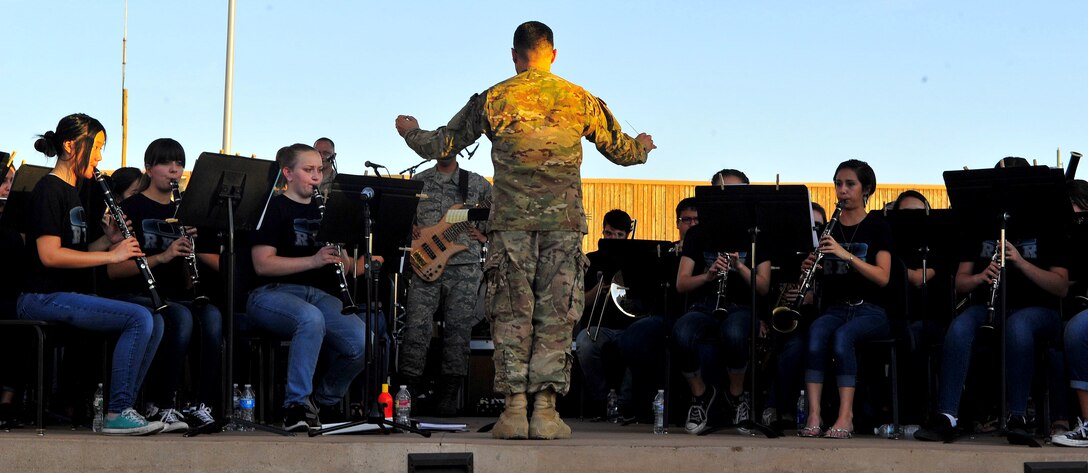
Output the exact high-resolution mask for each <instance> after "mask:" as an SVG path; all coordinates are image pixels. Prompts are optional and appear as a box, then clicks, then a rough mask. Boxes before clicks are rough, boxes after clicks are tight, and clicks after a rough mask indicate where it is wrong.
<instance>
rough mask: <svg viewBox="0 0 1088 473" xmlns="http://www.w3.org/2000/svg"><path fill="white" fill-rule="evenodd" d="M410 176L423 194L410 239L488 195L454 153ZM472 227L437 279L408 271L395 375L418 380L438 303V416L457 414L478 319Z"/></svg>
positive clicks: (476, 238) (478, 242)
mask: <svg viewBox="0 0 1088 473" xmlns="http://www.w3.org/2000/svg"><path fill="white" fill-rule="evenodd" d="M412 180H414V181H421V182H423V191H422V192H423V194H425V195H426V196H427V198H425V199H420V201H419V205H418V206H417V207H416V224H415V226H414V227H413V228H412V237H413V239H417V238H419V236H420V228H421V227H424V228H425V227H430V226H432V225H435V224H438V223H439V221H440V220H441V219H442V218H443V217H444V216H445V215H446V211H447V210H449V209H450V208H451V207H453V206H455V205H458V204H461V205H464V206H465V207H472V206H474V205H476V204H485V203H486V201H488V200H490V199H491V184H490V183H489V182H487V179H484V177H483V176H481V175H479V174H476V173H474V172H469V171H467V170H465V169H463V168H461V166H460V165H459V164H458V163H457V155H456V154H454V155H451V156H450V157H448V158H445V159H439V160H438V164H437V165H435V167H433V168H430V169H427V170H426V171H423V172H421V173H419V174H416V175H415V176H413V177H412ZM474 225H475V224H473V223H469V224H468V231H467V232H466V233H461V235H460V236H458V238H457V239H456V240H455V242H456V243H458V244H461V245H464V246H465V247H466V249H465V250H463V251H460V252H457V253H454V254H452V255H450V256H449V260H448V261H446V264H445V269H444V270H443V271H442V274H441V275H440V276H439V277H438V279H437V280H435V281H433V282H427V281H425V280H423V279H422V278H420V277H419V276H418V275H415V274H413V275H412V284H411V286H409V288H408V307H407V310H406V319H407V322H406V323H405V327H404V342H403V344H402V345H401V352H400V355H401V356H400V373H401V375H403V376H404V379H405V383H406V384H408V385H409V386H411V387H416V386H418V385H419V384H420V383H419V381H420V379H419V378H420V376H422V375H423V368H424V366H425V365H426V362H427V348H428V347H429V346H430V341H431V333H432V327H433V324H432V321H433V316H434V313H435V312H436V311H437V310H438V309H439V307H442V309H443V314H444V324H443V330H442V335H443V336H442V342H443V343H442V378H441V383H440V384H439V388H438V391H439V396H438V403H437V404H436V405H435V412H434V414H435V415H438V416H441V417H452V416H454V415H456V414H457V391H458V388H459V387H460V386H461V382H462V380H463V379H464V377H465V375H466V374H468V352H469V347H468V342H469V338H470V337H471V335H472V326H473V325H475V324H476V322H478V320H477V319H476V302H477V299H478V298H477V294H478V290H479V287H480V279H481V277H482V276H483V270H482V269H481V268H480V253H481V248H482V246H483V243H484V242H486V241H487V238H486V237H485V236H484V235H483V233H481V232H480V230H478V229H477V228H476V227H475V226H474ZM410 392H412V393H416V391H410Z"/></svg>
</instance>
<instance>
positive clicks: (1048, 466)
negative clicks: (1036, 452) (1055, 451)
mask: <svg viewBox="0 0 1088 473" xmlns="http://www.w3.org/2000/svg"><path fill="white" fill-rule="evenodd" d="M1024 473H1088V462H1024Z"/></svg>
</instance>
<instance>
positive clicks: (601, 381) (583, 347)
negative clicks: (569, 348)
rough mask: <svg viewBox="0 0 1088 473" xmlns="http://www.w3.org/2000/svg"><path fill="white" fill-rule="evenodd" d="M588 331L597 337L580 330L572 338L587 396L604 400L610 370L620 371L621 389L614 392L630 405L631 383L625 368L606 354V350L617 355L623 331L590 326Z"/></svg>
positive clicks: (606, 394) (595, 399)
mask: <svg viewBox="0 0 1088 473" xmlns="http://www.w3.org/2000/svg"><path fill="white" fill-rule="evenodd" d="M591 330H592V332H593V333H594V334H595V335H596V336H597V337H596V338H597V340H593V339H592V338H590V336H589V334H588V333H587V332H586V331H585V330H579V331H578V335H577V337H576V338H575V345H576V346H577V347H578V350H577V354H578V365H579V366H580V367H581V368H582V377H583V378H584V379H585V383H586V394H588V395H589V398H590V399H591V400H593V401H604V400H605V399H606V398H607V397H608V375H609V372H610V368H611V369H613V370H623V380H622V382H621V385H620V389H617V390H616V392H617V394H618V395H619V398H620V400H621V401H622V402H624V403H626V402H629V400H630V399H631V383H630V377H629V376H628V374H627V366H626V365H624V364H622V363H619V360H618V359H614V358H616V357H615V356H612V357H610V356H608V355H606V353H608V352H609V351H611V353H613V354H615V355H618V354H619V350H618V346H617V342H618V341H619V339H620V336H621V335H622V334H623V332H624V331H623V330H620V329H614V328H607V327H593V328H592V329H591ZM609 362H611V363H612V366H607V364H608V363H609Z"/></svg>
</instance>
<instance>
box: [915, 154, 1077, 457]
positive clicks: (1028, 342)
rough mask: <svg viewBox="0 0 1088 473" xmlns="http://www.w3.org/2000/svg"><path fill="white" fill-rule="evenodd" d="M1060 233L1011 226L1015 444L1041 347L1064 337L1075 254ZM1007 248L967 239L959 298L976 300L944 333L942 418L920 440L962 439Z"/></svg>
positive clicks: (1008, 334)
mask: <svg viewBox="0 0 1088 473" xmlns="http://www.w3.org/2000/svg"><path fill="white" fill-rule="evenodd" d="M1021 159H1022V158H1021ZM1018 162H1019V161H1017V160H1016V159H1013V158H1005V159H1003V160H1002V161H1001V162H1000V163H999V164H998V165H999V166H1001V167H1025V166H1027V165H1028V164H1027V162H1026V161H1023V162H1019V164H1016V163H1018ZM1010 163H1011V164H1010ZM1012 222H1015V220H1012ZM995 231H997V229H996V228H995ZM1056 235H1057V232H1055V231H1053V229H1051V228H1024V227H1023V226H1021V227H1019V228H1017V227H1015V226H1012V227H1010V228H1009V231H1008V232H1007V234H1006V238H1005V240H1006V241H1005V264H1006V266H1005V274H1004V278H1002V279H1001V280H1000V284H1002V285H1006V284H1007V285H1008V288H1007V290H1006V295H1007V298H1006V299H1005V304H1006V305H1005V307H1006V308H1007V310H1006V311H1005V313H1006V315H1007V319H1006V320H1005V350H1006V352H1005V359H1006V361H1007V362H1006V365H1005V371H1006V373H1007V374H1008V378H1007V379H1008V385H1007V387H1006V390H1007V393H1008V410H1009V417H1008V419H1007V423H1006V428H1007V433H1008V436H1009V437H1008V438H1009V440H1010V442H1013V443H1020V442H1023V441H1025V439H1026V438H1027V437H1029V436H1030V434H1029V433H1028V431H1027V419H1026V416H1025V414H1026V413H1027V404H1028V395H1029V393H1030V391H1031V379H1032V375H1033V372H1034V368H1035V350H1036V348H1037V347H1038V346H1040V345H1041V344H1046V343H1056V342H1057V341H1058V340H1059V339H1060V337H1061V330H1062V321H1061V316H1060V314H1059V312H1058V309H1059V304H1060V299H1061V298H1062V297H1064V296H1065V295H1066V293H1068V291H1069V271H1068V269H1067V264H1066V261H1065V260H1066V258H1067V255H1068V251H1067V249H1066V248H1065V246H1066V242H1065V238H1064V237H1057V236H1056ZM995 236H998V235H995ZM1000 247H1001V245H1000V241H998V239H992V240H982V241H980V240H975V241H970V242H966V243H965V245H964V247H963V248H962V254H961V255H960V259H959V261H960V263H959V268H958V269H957V271H956V279H955V283H956V293H957V294H971V295H972V301H973V303H972V305H971V306H969V307H968V308H967V309H966V310H964V311H963V313H962V314H960V315H958V316H956V318H954V319H952V323H951V324H950V325H949V327H948V332H947V333H946V334H945V338H944V347H943V348H942V352H941V373H940V380H939V383H938V386H939V397H938V400H937V413H938V414H939V415H937V416H934V419H933V421H932V423H931V424H930V425H928V426H927V427H926V428H924V429H921V430H919V431H918V432H916V433H915V438H917V439H919V440H929V441H950V440H951V439H952V438H954V436H955V429H956V426H957V424H958V422H959V419H958V416H959V411H960V399H961V397H962V395H963V385H964V382H965V381H966V380H967V371H968V366H969V364H970V361H971V353H972V346H973V344H974V340H975V337H976V335H977V334H978V332H979V329H980V328H981V327H982V326H983V325H984V324H986V323H987V322H989V321H990V318H991V317H990V314H988V313H989V312H990V311H989V310H988V307H989V302H990V297H991V294H992V292H991V290H992V288H993V287H994V282H995V280H998V275H999V274H1000V267H999V264H998V262H997V260H999V259H1000V256H1001V253H1000V251H1001V250H1000ZM995 254H996V256H997V257H996V258H995ZM998 289H1000V285H999V286H998ZM995 299H999V298H995ZM1000 303H1001V301H1000V300H995V302H994V306H993V307H994V308H995V309H996V310H995V311H993V317H994V318H996V317H999V316H1000V315H1001V310H1000Z"/></svg>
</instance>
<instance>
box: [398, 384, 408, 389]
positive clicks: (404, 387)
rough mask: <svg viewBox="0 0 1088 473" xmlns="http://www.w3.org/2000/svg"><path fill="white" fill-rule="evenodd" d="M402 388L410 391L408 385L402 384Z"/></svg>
mask: <svg viewBox="0 0 1088 473" xmlns="http://www.w3.org/2000/svg"><path fill="white" fill-rule="evenodd" d="M400 388H401V389H408V385H407V384H402V385H400Z"/></svg>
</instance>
